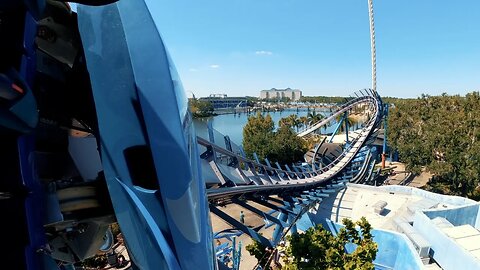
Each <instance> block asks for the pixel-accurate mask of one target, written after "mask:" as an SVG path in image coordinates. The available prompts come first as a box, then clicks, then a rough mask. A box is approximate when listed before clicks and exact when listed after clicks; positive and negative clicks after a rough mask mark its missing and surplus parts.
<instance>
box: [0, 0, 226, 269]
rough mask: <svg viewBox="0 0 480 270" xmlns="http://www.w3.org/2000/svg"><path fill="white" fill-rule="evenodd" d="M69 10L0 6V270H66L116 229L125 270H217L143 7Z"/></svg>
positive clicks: (183, 119) (179, 99)
mask: <svg viewBox="0 0 480 270" xmlns="http://www.w3.org/2000/svg"><path fill="white" fill-rule="evenodd" d="M78 2H79V4H78V5H76V7H77V12H73V11H72V10H71V8H70V6H69V4H67V3H64V2H62V1H55V0H46V1H44V0H25V1H18V0H11V1H8V0H4V1H2V2H0V37H1V42H0V211H1V213H2V221H1V222H0V223H1V225H0V232H1V234H2V237H1V238H0V239H2V245H1V246H2V248H1V249H2V250H0V254H2V261H0V264H1V265H2V266H0V268H2V269H3V265H7V266H8V268H6V269H29V270H31V269H58V268H59V267H60V268H68V267H70V268H72V267H73V265H75V264H77V263H78V262H81V261H83V260H85V259H87V258H91V257H92V256H94V255H95V254H97V253H99V252H106V251H108V250H109V249H110V248H111V244H112V242H113V241H112V237H111V233H110V232H109V230H110V229H109V228H110V225H111V224H112V223H115V222H118V224H119V225H120V228H121V231H122V233H123V236H124V239H125V243H126V246H127V248H128V251H129V256H130V259H131V261H132V266H131V267H132V269H215V268H217V266H216V263H215V257H214V255H213V254H214V253H213V245H212V241H211V240H212V236H211V229H210V225H209V224H210V221H209V216H208V204H207V200H206V196H205V184H204V183H203V181H202V179H201V176H200V175H201V174H200V171H199V166H198V160H197V159H198V154H197V145H196V136H195V133H194V130H193V126H192V121H191V116H190V113H189V111H188V108H187V99H186V97H185V94H184V91H183V89H182V85H181V82H180V80H179V78H178V75H177V73H176V71H175V68H174V66H173V63H172V61H171V59H170V58H169V56H168V53H167V50H166V48H165V47H164V44H163V42H162V39H161V37H160V34H159V32H158V30H157V25H156V21H155V17H156V13H155V12H154V10H155V8H154V7H152V6H154V5H155V3H154V1H148V0H145V1H128V0H121V1H118V2H116V3H112V2H115V1H111V0H110V1H95V0H82V1H78ZM157 10H158V7H157Z"/></svg>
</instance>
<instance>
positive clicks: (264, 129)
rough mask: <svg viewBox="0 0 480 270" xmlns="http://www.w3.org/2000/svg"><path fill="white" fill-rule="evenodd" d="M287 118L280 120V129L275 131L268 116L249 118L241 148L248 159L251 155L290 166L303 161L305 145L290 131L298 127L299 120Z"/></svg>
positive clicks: (258, 115) (260, 115) (244, 129)
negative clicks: (254, 154) (255, 154)
mask: <svg viewBox="0 0 480 270" xmlns="http://www.w3.org/2000/svg"><path fill="white" fill-rule="evenodd" d="M294 116H295V117H292V116H288V117H286V118H282V120H280V122H279V125H280V128H279V129H278V130H276V131H275V124H274V123H273V120H272V118H271V116H270V115H269V114H267V115H266V116H263V115H262V114H261V113H260V112H258V113H257V114H256V115H255V116H250V117H249V118H248V122H247V124H246V125H245V127H244V128H243V148H244V150H245V153H246V154H247V156H248V157H250V158H252V157H253V153H254V152H255V153H257V155H258V157H259V158H260V159H261V160H263V159H264V158H265V157H266V158H268V159H269V160H270V161H272V162H279V163H281V164H290V163H294V162H298V161H301V160H303V155H304V154H305V152H306V151H307V150H308V149H307V147H306V143H305V142H304V141H303V140H302V139H301V138H299V137H298V136H297V134H296V133H295V132H294V131H293V130H292V129H291V128H293V127H296V126H298V125H299V123H301V122H300V120H299V118H298V117H297V116H296V115H294Z"/></svg>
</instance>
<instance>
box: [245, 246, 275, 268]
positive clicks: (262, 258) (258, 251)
mask: <svg viewBox="0 0 480 270" xmlns="http://www.w3.org/2000/svg"><path fill="white" fill-rule="evenodd" d="M245 249H246V250H247V251H248V253H250V255H251V256H254V257H255V259H257V261H258V264H259V265H262V266H263V265H266V264H267V262H268V259H269V258H268V257H269V255H268V254H267V247H266V246H264V245H262V243H260V242H258V241H256V240H253V242H252V243H251V244H249V245H246V246H245ZM266 269H268V267H266Z"/></svg>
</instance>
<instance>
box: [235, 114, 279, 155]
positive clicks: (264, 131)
mask: <svg viewBox="0 0 480 270" xmlns="http://www.w3.org/2000/svg"><path fill="white" fill-rule="evenodd" d="M274 130H275V124H274V123H273V120H272V117H271V116H270V114H267V116H263V115H262V114H261V113H260V112H257V115H256V116H250V117H248V122H247V124H246V125H245V127H244V128H243V148H244V150H245V153H246V154H247V155H248V156H249V157H250V158H252V157H253V153H254V152H256V153H257V155H258V157H259V158H260V159H264V158H265V157H267V156H268V154H270V152H271V145H272V141H273V138H274V136H275V134H274Z"/></svg>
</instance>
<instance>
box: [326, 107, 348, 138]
mask: <svg viewBox="0 0 480 270" xmlns="http://www.w3.org/2000/svg"><path fill="white" fill-rule="evenodd" d="M343 120H345V114H344V115H343V117H342V118H341V119H340V121H338V124H337V127H336V128H335V131H334V132H333V133H332V136H331V137H330V140H328V143H331V142H332V141H333V137H335V135H336V134H337V132H338V130H339V129H340V127H341V126H342V123H343Z"/></svg>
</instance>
